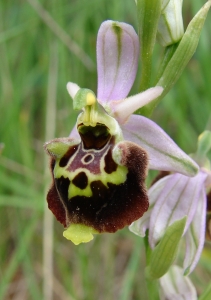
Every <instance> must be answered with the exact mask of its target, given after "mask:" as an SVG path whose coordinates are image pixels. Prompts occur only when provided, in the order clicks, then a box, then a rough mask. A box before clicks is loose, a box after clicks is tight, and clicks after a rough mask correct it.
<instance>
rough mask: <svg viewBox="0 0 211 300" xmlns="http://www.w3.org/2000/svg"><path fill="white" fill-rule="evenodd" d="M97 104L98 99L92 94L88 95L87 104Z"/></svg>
mask: <svg viewBox="0 0 211 300" xmlns="http://www.w3.org/2000/svg"><path fill="white" fill-rule="evenodd" d="M95 102H96V97H95V95H93V94H92V93H87V95H86V104H87V105H93V104H95Z"/></svg>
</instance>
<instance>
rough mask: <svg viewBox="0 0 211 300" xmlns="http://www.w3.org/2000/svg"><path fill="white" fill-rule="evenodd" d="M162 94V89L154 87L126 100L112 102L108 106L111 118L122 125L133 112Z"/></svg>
mask: <svg viewBox="0 0 211 300" xmlns="http://www.w3.org/2000/svg"><path fill="white" fill-rule="evenodd" d="M162 92H163V88H162V87H161V86H156V87H153V88H150V89H148V90H146V91H144V92H142V93H139V94H137V95H134V96H131V97H128V98H126V99H122V100H117V101H112V102H111V103H110V105H109V106H110V108H111V110H112V116H114V118H115V119H117V121H118V122H119V123H120V124H124V123H125V122H126V121H127V120H128V118H129V117H130V115H132V113H133V112H134V111H136V110H137V109H139V108H141V107H143V106H144V105H146V104H148V103H149V102H151V101H152V100H154V99H156V98H157V97H158V96H160V94H161V93H162Z"/></svg>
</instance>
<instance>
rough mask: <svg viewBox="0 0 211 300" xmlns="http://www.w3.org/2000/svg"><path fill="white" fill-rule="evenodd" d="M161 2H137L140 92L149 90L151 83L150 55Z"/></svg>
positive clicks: (145, 0) (139, 0)
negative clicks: (140, 75) (140, 70)
mask: <svg viewBox="0 0 211 300" xmlns="http://www.w3.org/2000/svg"><path fill="white" fill-rule="evenodd" d="M161 2H162V1H161V0H150V1H149V0H137V13H138V22H139V38H140V44H141V65H142V78H141V84H140V89H141V91H144V90H146V89H147V88H149V87H150V83H151V82H150V81H151V69H152V54H153V50H154V46H155V41H156V34H157V26H158V21H159V18H160V12H161Z"/></svg>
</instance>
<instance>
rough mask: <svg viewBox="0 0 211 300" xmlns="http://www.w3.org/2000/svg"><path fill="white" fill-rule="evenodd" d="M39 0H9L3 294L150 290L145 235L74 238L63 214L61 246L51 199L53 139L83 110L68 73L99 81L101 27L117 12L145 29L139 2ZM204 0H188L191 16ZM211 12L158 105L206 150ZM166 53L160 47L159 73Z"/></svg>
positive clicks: (1, 181) (205, 277) (199, 273)
mask: <svg viewBox="0 0 211 300" xmlns="http://www.w3.org/2000/svg"><path fill="white" fill-rule="evenodd" d="M36 3H37V0H28V1H27V0H19V1H12V0H7V1H4V0H0V142H2V143H4V145H5V147H4V149H3V151H2V155H1V156H0V299H34V300H35V299H36V300H37V299H47V300H50V299H62V300H64V299H71V300H72V299H77V300H82V299H86V300H93V299H99V300H100V299H103V300H104V299H108V300H110V299H121V300H123V299H125V300H128V299H147V295H146V288H145V283H144V265H145V253H144V247H143V241H142V240H141V239H139V238H138V237H136V236H134V235H133V234H131V233H130V232H129V231H128V229H127V228H126V229H124V230H122V231H120V232H118V233H116V234H104V235H99V236H96V238H95V239H94V241H93V242H90V243H89V244H82V245H79V246H74V245H73V244H72V243H71V242H69V241H67V240H66V239H64V238H63V237H62V232H63V228H62V226H61V225H60V224H59V223H58V222H56V221H55V222H54V223H53V246H52V247H51V230H52V219H51V215H50V214H49V215H48V214H47V212H46V211H45V208H44V207H45V195H46V191H47V189H48V187H49V185H50V181H51V179H50V174H49V172H48V166H47V165H48V163H47V157H46V155H45V154H44V151H43V144H44V142H45V141H46V139H51V138H54V137H62V136H68V135H69V133H70V131H71V128H72V127H73V125H74V123H75V121H76V116H77V115H76V113H75V112H73V109H72V102H71V101H72V100H71V99H70V97H69V95H68V93H67V91H66V83H67V82H68V81H72V82H76V83H77V84H79V86H81V87H86V88H90V89H92V90H93V91H96V88H97V73H96V52H95V49H96V36H97V31H98V28H99V26H100V24H101V22H103V21H104V20H106V19H113V20H118V21H124V22H127V23H130V24H132V25H133V26H134V27H135V29H137V18H136V7H135V2H134V1H133V0H89V1H87V0H68V1H67V0H61V1H58V0H57V1H56V0H52V1H47V0H40V2H39V3H40V4H41V5H42V7H41V8H40V7H39V8H38V10H37V9H35V7H34V5H35V4H36ZM204 3H205V1H201V0H192V1H190V0H189V1H188V0H187V1H184V9H183V13H184V23H185V26H187V24H188V22H189V21H190V20H191V18H192V17H193V15H194V14H195V13H196V12H197V10H198V9H199V8H200V7H201V6H202V5H203V4H204ZM46 11H47V12H48V14H46ZM49 14H50V16H51V18H49ZM210 20H211V13H210V12H209V14H208V20H207V21H206V23H205V27H204V29H203V31H202V35H201V39H200V42H199V46H198V49H197V52H196V53H195V55H194V57H193V58H192V60H191V61H190V63H189V64H188V66H187V68H186V70H185V72H184V73H183V75H182V77H181V78H180V80H179V81H178V82H177V84H176V86H175V87H174V88H173V90H172V91H171V92H170V93H169V94H168V95H167V96H166V97H165V98H164V100H163V101H162V103H161V104H159V106H158V107H157V109H156V110H155V112H154V114H153V120H155V121H156V122H157V123H158V124H159V125H160V126H161V127H163V128H164V130H165V131H166V132H167V133H169V134H170V136H171V137H172V138H173V139H174V140H175V141H176V142H177V143H178V145H179V146H180V147H181V148H182V149H183V150H185V151H186V152H187V153H191V152H194V151H195V150H196V141H197V137H198V135H199V134H200V133H201V132H202V131H203V130H204V129H205V128H206V129H210V130H211V114H210V112H211V51H210V49H211V36H210V32H211V21H210ZM58 28H59V29H58ZM68 36H69V37H70V38H71V39H70V38H67V37H68ZM64 37H65V38H64ZM73 41H74V42H75V43H77V45H78V47H79V48H80V49H81V50H83V51H84V53H83V55H82V58H84V57H85V56H86V55H88V56H89V58H90V60H91V62H92V63H91V67H89V68H88V67H87V66H86V65H84V63H83V61H82V59H81V58H79V57H78V56H80V55H79V53H80V51H78V50H77V51H75V52H76V53H73V51H72V50H71V49H72V47H73ZM160 57H161V51H160V49H159V47H157V48H156V51H155V55H154V69H155V76H156V72H157V68H158V66H159V59H160ZM140 74H141V65H140V66H139V73H138V76H137V80H136V82H135V84H134V86H133V89H132V91H131V94H132V93H137V92H138V88H139V82H140ZM51 100H52V101H51ZM44 220H45V221H44ZM44 245H45V246H44ZM210 250H211V247H210V246H209V245H208V244H206V245H205V249H204V252H203V255H202V257H201V260H200V263H199V265H198V266H197V268H196V270H195V272H194V274H193V275H192V276H191V278H192V280H193V282H194V283H195V284H196V287H197V291H198V293H199V294H200V293H201V292H202V291H203V290H204V288H205V287H206V286H207V284H208V283H209V280H210V276H211V252H210ZM52 255H53V265H52V264H51V257H52ZM43 257H44V259H43ZM48 260H49V261H48ZM43 267H45V268H47V270H46V269H45V272H44V273H43ZM47 271H48V272H47ZM51 283H53V288H52V289H51ZM43 286H44V288H43ZM52 295H53V298H51V296H52Z"/></svg>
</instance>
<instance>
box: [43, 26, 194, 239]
mask: <svg viewBox="0 0 211 300" xmlns="http://www.w3.org/2000/svg"><path fill="white" fill-rule="evenodd" d="M138 57H139V39H138V36H137V34H136V32H135V31H134V29H133V27H132V26H130V25H128V24H125V23H119V22H114V21H105V22H103V23H102V25H101V27H100V29H99V33H98V38H97V70H98V91H97V97H96V96H95V94H94V93H93V92H92V91H91V90H88V89H81V88H79V86H78V85H77V84H75V83H70V82H69V83H68V84H67V89H68V92H69V94H70V95H71V97H72V98H73V108H74V109H77V110H82V112H81V113H80V114H79V116H78V118H77V122H76V126H75V127H74V129H73V131H72V132H71V134H70V136H69V137H68V138H57V139H54V140H52V141H49V142H47V143H46V144H45V149H46V151H47V153H48V154H49V155H50V157H51V172H52V177H53V183H52V186H51V188H50V190H49V192H48V195H47V201H48V205H49V208H50V209H51V211H52V212H53V213H54V215H55V216H56V218H57V220H58V221H60V222H61V223H62V224H63V225H64V227H66V228H67V229H66V230H65V232H64V236H65V237H66V238H67V239H70V240H72V241H73V242H74V243H75V244H79V243H81V242H88V241H90V240H91V239H92V238H93V235H92V234H93V233H103V232H116V231H117V230H119V229H121V228H123V227H125V226H127V225H130V224H131V223H132V222H133V221H135V220H137V219H139V218H140V217H141V216H142V215H143V214H144V213H145V212H146V211H147V209H148V196H147V192H146V186H145V178H146V176H147V170H148V167H149V168H151V169H157V170H167V171H175V172H181V173H183V174H185V175H187V176H194V175H195V174H196V173H197V171H198V166H197V165H196V164H195V162H194V161H193V160H192V159H191V158H190V157H189V156H187V155H186V154H185V153H184V152H183V151H182V150H181V149H180V148H179V147H178V146H177V145H176V144H175V143H174V142H173V140H171V138H170V137H169V136H168V135H167V134H166V133H165V132H164V131H163V130H162V129H161V128H160V127H159V126H158V125H156V124H155V123H154V122H153V121H151V120H149V119H147V118H145V117H143V116H138V115H133V112H135V111H136V110H137V109H138V108H140V107H142V106H144V105H146V104H147V103H149V102H150V101H152V100H153V99H155V98H156V97H158V96H159V95H160V94H161V93H162V90H163V89H162V87H154V88H150V89H148V90H146V91H144V92H142V93H140V94H137V95H135V96H131V97H128V98H126V97H127V95H128V93H129V91H130V89H131V87H132V85H133V82H134V80H135V77H136V72H137V67H138Z"/></svg>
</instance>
